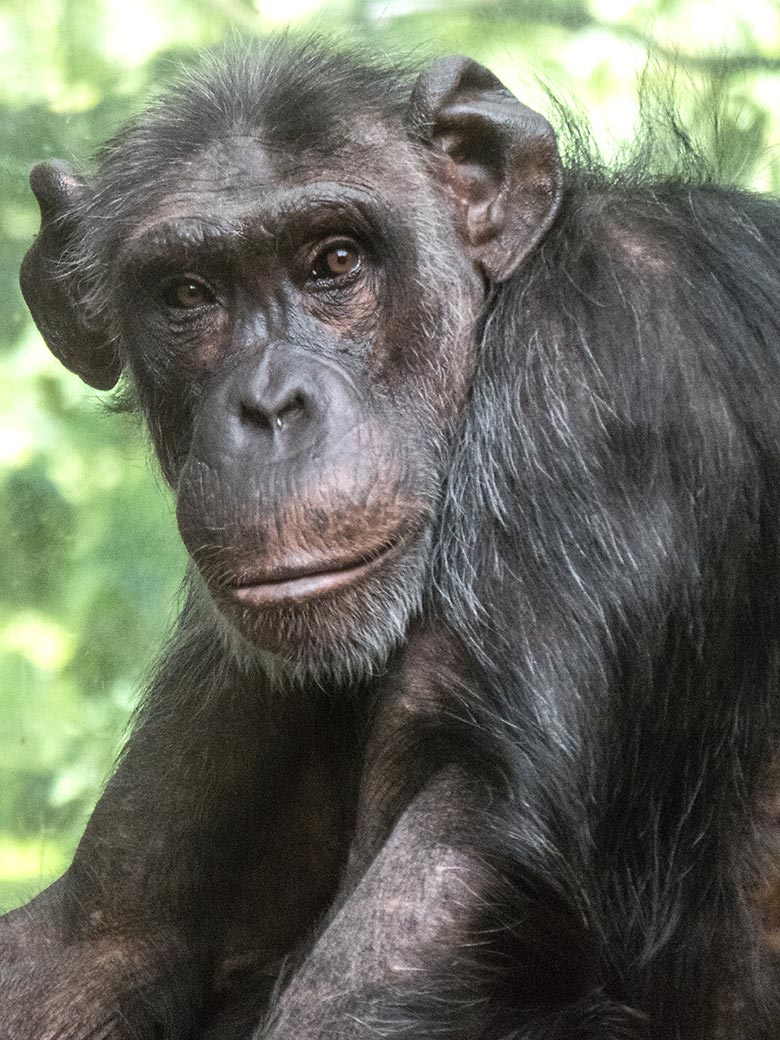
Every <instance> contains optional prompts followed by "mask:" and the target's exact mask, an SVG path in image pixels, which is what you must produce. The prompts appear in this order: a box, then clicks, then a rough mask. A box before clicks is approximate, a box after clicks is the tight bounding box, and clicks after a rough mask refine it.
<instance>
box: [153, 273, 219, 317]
mask: <svg viewBox="0 0 780 1040" xmlns="http://www.w3.org/2000/svg"><path fill="white" fill-rule="evenodd" d="M163 300H164V301H165V303H166V304H167V305H168V306H169V307H177V308H179V309H180V310H194V309H195V308H196V307H205V306H206V305H207V304H210V303H213V302H214V293H213V292H212V291H211V289H209V287H208V286H207V285H206V284H205V283H204V282H201V281H200V279H198V278H191V277H186V278H178V279H176V281H173V282H171V283H169V285H168V286H167V288H166V290H165V293H164V294H163Z"/></svg>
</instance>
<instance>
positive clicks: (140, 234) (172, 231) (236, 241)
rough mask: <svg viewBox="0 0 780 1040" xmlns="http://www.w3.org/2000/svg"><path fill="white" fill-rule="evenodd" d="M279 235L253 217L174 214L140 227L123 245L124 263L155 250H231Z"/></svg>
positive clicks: (140, 257)
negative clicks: (246, 243)
mask: <svg viewBox="0 0 780 1040" xmlns="http://www.w3.org/2000/svg"><path fill="white" fill-rule="evenodd" d="M274 238H275V236H274V235H273V234H272V233H271V232H270V231H269V230H268V229H267V228H266V227H265V226H264V225H263V224H262V222H260V221H259V220H257V219H256V218H255V219H252V217H251V216H249V217H247V218H246V219H242V220H235V219H231V220H226V219H225V218H224V217H221V216H215V217H207V216H197V217H195V216H193V217H174V218H169V219H164V220H159V221H156V222H155V223H153V224H151V225H148V224H147V225H146V226H142V227H140V228H138V229H137V230H136V231H135V232H133V233H132V234H131V235H130V236H129V237H128V238H127V239H126V240H125V242H124V243H123V245H122V246H121V248H120V250H119V253H118V256H117V260H118V262H119V263H120V264H129V263H132V262H133V261H134V260H135V259H145V258H147V257H148V256H150V255H153V254H155V253H157V254H165V253H174V252H177V251H178V252H187V251H194V250H197V249H203V248H206V249H208V248H211V249H212V250H215V251H216V250H219V251H227V250H230V249H231V247H233V248H235V247H238V246H239V245H241V244H243V243H245V242H246V241H247V240H249V239H251V241H252V242H253V243H254V244H258V243H259V242H262V241H263V240H265V241H273V240H274Z"/></svg>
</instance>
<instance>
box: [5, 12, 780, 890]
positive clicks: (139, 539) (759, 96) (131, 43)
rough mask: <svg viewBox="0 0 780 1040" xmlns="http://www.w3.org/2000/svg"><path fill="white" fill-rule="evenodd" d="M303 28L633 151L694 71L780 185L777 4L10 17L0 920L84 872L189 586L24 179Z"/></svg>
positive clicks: (736, 148)
mask: <svg viewBox="0 0 780 1040" xmlns="http://www.w3.org/2000/svg"><path fill="white" fill-rule="evenodd" d="M735 7H738V10H737V11H735ZM285 23H287V24H289V29H290V31H291V32H304V31H311V29H316V30H319V31H325V32H334V33H339V34H343V33H344V32H345V31H348V32H350V33H351V34H352V36H353V37H354V38H356V39H359V40H362V42H363V43H367V45H368V46H369V48H373V49H375V50H376V51H378V52H383V51H386V50H391V51H393V50H400V51H407V52H408V51H411V52H412V53H413V54H416V55H417V56H418V57H419V58H420V59H421V60H422V59H423V58H424V57H425V56H426V55H429V54H430V55H432V54H434V53H440V52H443V51H453V50H456V51H465V52H468V53H470V54H471V55H472V56H473V57H475V58H477V59H478V60H481V61H483V62H485V63H486V64H488V65H490V66H491V67H492V68H494V69H495V71H496V72H497V73H498V74H499V75H500V76H502V78H504V79H505V80H506V82H507V83H508V84H509V85H510V86H511V87H512V88H513V89H514V90H515V91H516V92H517V93H519V94H520V95H521V96H523V97H524V98H525V99H527V100H529V101H530V102H531V103H532V104H535V105H538V106H541V107H545V106H548V102H547V97H546V87H549V88H552V90H553V92H554V93H556V94H557V95H558V96H559V97H560V98H561V99H562V100H563V101H564V102H569V101H571V100H573V103H574V107H575V108H576V110H578V111H584V112H586V113H587V114H588V117H589V118H590V119H591V121H592V123H593V125H594V128H595V132H596V137H597V139H598V140H599V142H600V143H601V144H602V146H604V148H605V151H606V152H607V153H609V152H610V151H614V150H615V149H617V148H618V147H619V145H620V142H621V141H625V140H630V138H631V135H632V131H633V128H634V126H635V124H636V120H637V117H638V102H637V93H636V84H637V81H638V78H639V76H640V74H641V73H642V71H643V70H645V80H646V82H647V85H648V88H649V89H650V90H651V91H654V90H655V88H657V86H658V84H661V83H665V82H668V81H669V80H670V78H672V74H673V73H674V72H675V70H676V76H675V78H676V84H677V85H676V95H677V101H678V104H679V107H680V109H681V111H682V115H683V120H684V122H685V124H686V125H687V126H688V127H689V128H690V130H691V133H692V135H693V137H694V138H695V139H697V140H698V141H700V142H701V143H702V144H703V146H704V148H705V150H707V151H708V152H710V154H712V155H713V156H716V157H717V159H718V164H719V167H720V169H721V170H722V171H723V172H724V175H725V176H726V177H727V178H728V179H730V180H733V181H734V182H735V183H741V184H745V185H750V186H753V187H758V188H761V189H774V190H776V189H777V188H778V186H780V160H779V159H778V151H777V148H776V147H774V146H775V145H776V142H777V140H778V125H777V119H778V116H777V115H776V113H777V108H778V106H777V105H776V103H775V99H776V96H777V85H778V81H777V73H778V71H780V17H779V16H778V13H777V6H776V4H774V3H773V2H772V0H745V2H744V3H742V4H740V5H734V4H732V3H729V2H728V0H722V2H712V0H438V2H436V0H383V2H381V3H378V2H375V0H341V2H337V0H333V2H324V0H196V2H195V3H188V2H185V0H137V2H136V3H134V4H130V5H128V4H125V3H120V2H119V0H30V2H28V3H26V4H17V3H15V2H14V0H0V59H2V64H3V77H2V82H0V540H1V541H0V544H2V545H3V546H4V550H3V552H2V553H0V792H2V794H1V796H0V909H2V908H3V907H9V906H11V905H15V904H16V903H18V902H21V901H22V900H23V899H25V898H28V897H29V896H31V895H32V894H34V892H35V891H37V890H38V889H40V888H41V887H42V886H43V885H45V884H46V883H48V882H49V881H50V880H51V879H52V878H53V877H55V876H56V875H57V874H58V873H59V872H61V871H62V870H63V869H64V867H65V866H67V863H68V859H69V856H70V855H71V853H72V851H73V848H74V847H75V844H76V842H77V840H78V837H79V834H80V832H81V830H82V828H83V826H84V822H85V820H86V818H87V816H88V815H89V811H90V809H91V807H92V805H93V804H94V802H95V800H96V798H97V796H98V794H99V791H100V787H101V785H102V783H103V782H104V779H105V777H106V775H107V773H108V771H109V770H110V768H111V763H112V761H113V759H114V756H115V754H116V752H117V749H118V747H119V744H120V740H121V736H122V733H123V730H124V727H125V725H126V721H127V718H128V715H129V712H130V710H131V708H132V704H133V697H134V691H135V690H136V689H137V687H138V685H139V682H140V679H141V676H142V674H143V671H144V669H145V668H146V667H147V666H148V664H149V662H150V660H151V658H152V656H153V654H154V650H155V647H156V646H158V645H159V643H160V641H161V640H162V638H163V635H164V633H165V629H166V626H167V624H168V622H169V620H170V618H171V617H172V615H173V612H174V607H175V600H176V590H177V587H178V583H179V580H180V575H181V573H182V570H183V553H182V550H181V548H180V546H179V542H178V538H177V535H176V532H175V524H174V522H173V518H172V508H171V503H170V501H169V499H168V497H167V494H166V493H165V491H164V490H163V489H162V487H161V482H160V480H159V479H158V478H155V475H154V469H153V467H152V466H151V465H150V464H149V463H148V462H147V451H146V448H145V446H144V442H143V438H142V436H141V433H140V431H139V430H138V429H137V428H136V426H135V425H134V422H133V421H132V420H130V419H128V418H127V417H123V416H116V415H109V414H107V412H106V410H105V409H104V408H103V407H102V405H101V404H100V402H99V401H98V399H97V395H96V394H94V393H93V392H91V391H89V390H88V389H87V388H85V387H83V386H82V385H81V384H79V383H78V381H77V380H76V379H75V377H72V376H71V375H69V374H68V373H66V372H65V371H63V370H62V369H61V368H60V367H59V366H58V365H57V364H56V363H55V362H54V360H53V359H51V358H50V357H49V355H48V353H47V352H46V349H45V347H44V346H43V344H42V343H41V341H40V339H39V338H38V336H37V334H36V333H35V331H34V329H33V328H32V326H31V324H30V321H29V318H28V316H27V313H26V309H25V307H24V304H23V302H22V299H21V296H20V293H19V289H18V285H17V277H18V269H19V263H20V260H21V257H22V255H23V253H24V250H25V249H26V248H27V246H28V245H29V243H30V241H31V239H32V236H33V235H34V233H35V231H36V228H37V223H38V219H37V212H36V207H35V204H34V200H33V199H32V196H31V195H30V193H29V191H28V188H27V184H26V177H27V172H28V171H29V169H30V167H31V166H32V165H33V164H34V163H35V162H36V161H38V160H41V159H45V158H48V157H51V156H59V157H62V158H66V159H69V160H72V161H76V162H77V163H79V164H81V165H84V164H85V163H86V162H87V161H88V159H89V156H90V154H91V153H92V152H93V150H94V148H95V147H96V146H97V145H98V144H99V143H100V141H102V140H103V139H104V138H106V137H107V136H109V135H110V134H111V133H112V132H113V130H114V129H115V128H116V127H117V126H118V125H119V124H120V123H121V122H122V120H123V119H125V118H126V117H127V116H128V115H129V114H131V113H132V112H133V111H135V110H136V109H137V108H138V107H139V105H141V104H142V102H143V99H144V97H146V96H147V95H148V94H149V92H150V91H151V90H152V89H153V87H154V85H155V84H156V83H158V82H159V81H160V80H161V79H164V78H166V77H167V75H168V73H169V72H170V71H171V69H172V68H174V67H175V65H176V64H177V63H178V62H179V61H180V60H182V59H186V58H187V57H188V56H189V55H190V54H191V53H192V52H193V50H195V49H197V48H201V47H203V46H207V45H210V44H213V43H216V42H218V41H219V40H221V39H222V38H224V37H225V36H226V35H230V34H236V33H242V34H252V33H257V34H260V33H263V32H267V31H269V30H272V29H275V28H279V26H280V25H282V24H285ZM691 41H693V43H691ZM540 82H541V83H543V84H545V85H546V87H542V86H540ZM714 113H717V119H715V118H714Z"/></svg>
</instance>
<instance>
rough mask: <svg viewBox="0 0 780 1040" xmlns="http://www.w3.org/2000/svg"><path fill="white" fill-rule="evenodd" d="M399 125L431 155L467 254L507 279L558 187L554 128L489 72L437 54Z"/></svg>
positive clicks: (556, 202)
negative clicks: (418, 140) (405, 118)
mask: <svg viewBox="0 0 780 1040" xmlns="http://www.w3.org/2000/svg"><path fill="white" fill-rule="evenodd" d="M407 125H408V127H409V129H410V131H411V132H412V133H413V134H414V135H415V136H416V137H417V138H418V139H421V140H423V141H424V142H425V143H426V144H427V145H428V146H429V147H430V149H431V152H432V154H433V155H434V156H435V160H436V161H435V175H436V177H437V179H438V180H439V182H440V184H441V185H442V187H443V188H444V190H445V192H446V193H447V195H448V196H449V198H450V202H451V205H452V207H453V210H454V215H455V221H456V225H457V227H458V230H459V231H460V233H461V235H462V236H463V237H464V239H465V241H466V243H467V248H468V250H469V253H470V255H471V257H472V259H473V260H474V261H475V262H476V263H478V264H479V265H480V266H481V267H482V268H483V270H484V271H485V273H486V274H487V276H488V277H489V278H490V279H492V280H493V281H495V282H501V281H504V280H505V279H507V278H508V277H509V276H510V275H511V274H512V273H513V272H514V271H515V270H516V269H517V267H518V266H519V265H520V263H522V261H523V259H524V258H525V257H526V256H527V255H528V253H529V252H530V251H531V250H532V249H533V248H534V246H535V245H536V244H537V243H538V242H539V241H540V239H541V238H542V236H543V235H544V234H545V232H546V231H547V229H548V228H549V227H550V225H551V224H552V222H553V220H554V218H555V214H556V213H557V212H558V207H559V206H560V203H561V194H562V171H561V162H560V157H559V155H558V149H557V147H556V143H555V134H554V133H553V129H552V127H551V126H550V124H549V123H548V122H547V120H546V119H544V118H543V117H542V116H540V115H539V114H538V113H537V112H533V111H531V109H530V108H526V106H525V105H523V104H521V103H520V102H519V101H518V100H517V98H516V97H514V95H513V94H511V93H510V92H509V91H508V90H507V88H506V87H505V86H504V85H503V84H502V83H501V81H500V80H499V79H497V78H496V77H495V76H494V75H493V73H492V72H490V71H489V70H488V69H486V68H485V67H484V66H482V65H478V64H477V63H476V62H475V61H471V60H470V59H469V58H462V57H453V58H441V59H440V60H439V61H436V62H434V63H433V65H431V66H430V68H429V69H428V70H427V71H426V72H424V73H423V74H422V75H421V76H420V77H419V79H418V80H417V83H416V84H415V86H414V89H413V91H412V96H411V100H410V104H409V113H408V121H407Z"/></svg>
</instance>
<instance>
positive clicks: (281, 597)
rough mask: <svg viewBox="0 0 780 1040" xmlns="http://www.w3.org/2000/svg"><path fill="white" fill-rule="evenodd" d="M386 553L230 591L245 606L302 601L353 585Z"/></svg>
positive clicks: (386, 553) (378, 563)
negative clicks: (344, 564)
mask: <svg viewBox="0 0 780 1040" xmlns="http://www.w3.org/2000/svg"><path fill="white" fill-rule="evenodd" d="M389 552H390V550H389V549H388V550H387V551H385V552H383V553H382V554H381V555H379V556H375V557H374V558H373V559H371V560H367V561H366V562H365V563H359V564H357V565H356V566H355V567H347V568H345V569H344V570H338V571H320V572H318V573H316V574H304V575H302V576H301V577H300V578H290V579H288V580H286V581H265V582H261V583H260V584H258V585H242V586H240V587H238V588H233V589H231V594H232V596H233V598H234V599H235V600H237V601H238V602H239V603H240V604H241V605H242V606H245V607H270V606H274V605H277V604H280V603H301V602H303V601H304V600H307V599H313V598H314V597H316V596H321V595H324V594H325V593H328V592H334V591H336V590H337V589H342V588H346V587H347V586H348V585H353V584H354V583H355V582H356V581H359V580H360V579H361V578H363V577H364V576H365V575H367V574H370V573H371V571H373V570H375V569H376V568H377V567H378V566H380V564H381V562H382V561H383V560H384V559H385V557H386V556H387V555H388V553H389Z"/></svg>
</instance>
